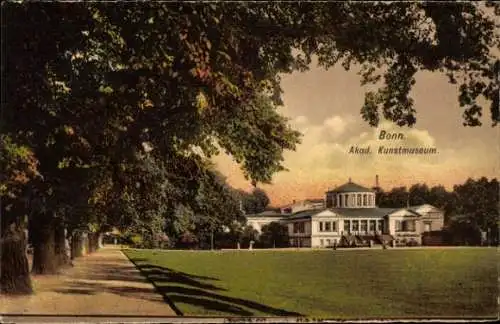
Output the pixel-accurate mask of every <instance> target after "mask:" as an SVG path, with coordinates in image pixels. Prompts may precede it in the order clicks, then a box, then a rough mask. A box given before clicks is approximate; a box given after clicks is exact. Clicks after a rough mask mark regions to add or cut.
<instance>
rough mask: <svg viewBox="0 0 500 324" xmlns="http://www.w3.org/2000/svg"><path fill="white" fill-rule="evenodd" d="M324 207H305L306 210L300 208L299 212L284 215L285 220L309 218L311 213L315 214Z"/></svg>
mask: <svg viewBox="0 0 500 324" xmlns="http://www.w3.org/2000/svg"><path fill="white" fill-rule="evenodd" d="M323 210H324V208H315V209H307V210H301V211H299V212H296V213H293V214H291V215H290V216H285V219H286V220H289V219H303V218H310V217H311V216H312V215H314V214H317V213H319V212H321V211H323Z"/></svg>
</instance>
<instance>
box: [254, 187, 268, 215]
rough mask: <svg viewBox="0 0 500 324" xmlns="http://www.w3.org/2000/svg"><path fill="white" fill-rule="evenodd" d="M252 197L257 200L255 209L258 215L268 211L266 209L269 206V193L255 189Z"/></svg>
mask: <svg viewBox="0 0 500 324" xmlns="http://www.w3.org/2000/svg"><path fill="white" fill-rule="evenodd" d="M252 196H253V197H254V199H255V209H256V212H257V213H261V212H263V211H265V210H266V208H267V207H268V206H269V202H270V200H269V196H268V195H267V193H266V192H265V191H264V190H262V189H260V188H255V189H254V190H253V191H252Z"/></svg>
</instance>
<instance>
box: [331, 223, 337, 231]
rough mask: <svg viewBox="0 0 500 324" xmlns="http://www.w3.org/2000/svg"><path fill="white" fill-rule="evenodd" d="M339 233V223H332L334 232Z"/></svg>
mask: <svg viewBox="0 0 500 324" xmlns="http://www.w3.org/2000/svg"><path fill="white" fill-rule="evenodd" d="M337 231H338V228H337V222H332V232H337Z"/></svg>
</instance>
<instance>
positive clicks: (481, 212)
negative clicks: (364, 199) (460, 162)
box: [374, 177, 500, 244]
mask: <svg viewBox="0 0 500 324" xmlns="http://www.w3.org/2000/svg"><path fill="white" fill-rule="evenodd" d="M374 189H375V190H376V192H377V194H376V200H377V205H378V206H379V207H382V208H383V207H387V208H404V207H406V206H417V205H422V204H430V205H433V206H435V207H437V208H440V209H442V210H443V211H444V213H445V233H446V237H447V240H448V242H449V243H452V244H480V243H481V232H483V233H487V240H488V242H489V243H490V244H498V238H499V234H498V232H499V231H498V226H499V222H498V220H499V207H500V204H499V183H498V180H497V179H496V178H494V179H491V180H488V179H487V178H486V177H482V178H480V179H477V180H474V179H468V180H467V181H466V182H465V183H463V184H460V185H455V186H454V187H453V190H451V191H448V190H446V189H445V187H444V186H442V185H438V186H434V187H429V186H428V185H426V184H425V183H424V184H414V185H412V186H411V187H410V188H406V187H397V188H393V189H392V190H390V191H383V190H381V189H380V188H374Z"/></svg>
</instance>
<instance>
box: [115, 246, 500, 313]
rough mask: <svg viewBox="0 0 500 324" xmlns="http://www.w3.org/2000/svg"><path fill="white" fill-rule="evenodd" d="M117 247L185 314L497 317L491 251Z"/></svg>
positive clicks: (460, 249) (466, 249)
mask: <svg viewBox="0 0 500 324" xmlns="http://www.w3.org/2000/svg"><path fill="white" fill-rule="evenodd" d="M125 253H126V254H127V255H128V257H129V258H130V259H131V260H132V261H133V262H134V263H135V264H136V265H137V266H138V267H139V268H140V269H141V271H143V273H144V274H145V275H146V276H148V277H149V279H150V280H152V281H153V282H154V283H155V285H156V286H157V288H158V290H159V292H160V293H162V294H163V295H164V296H167V297H168V299H169V300H170V301H171V303H173V304H174V305H175V307H176V308H178V310H180V312H182V314H184V315H222V316H231V315H236V316H275V315H291V316H296V315H305V316H309V317H321V318H325V317H326V318H388V317H410V318H417V317H425V318H430V317H450V316H451V317H475V316H478V317H490V316H491V317H496V314H497V295H498V286H497V275H498V272H497V254H496V253H497V252H496V249H495V248H457V249H414V250H407V249H401V250H390V249H389V250H337V251H314V250H312V251H224V252H221V251H215V252H211V251H200V252H195V251H159V250H158V251H153V250H125Z"/></svg>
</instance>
